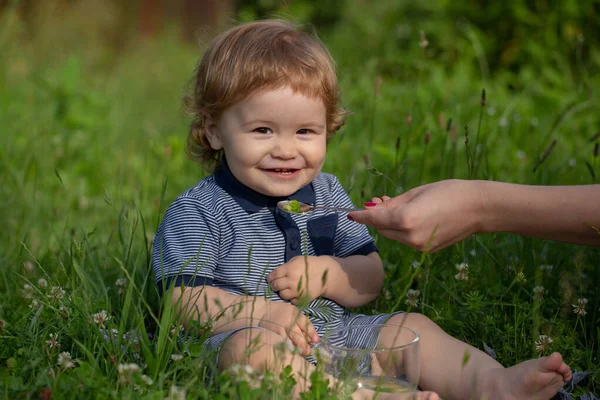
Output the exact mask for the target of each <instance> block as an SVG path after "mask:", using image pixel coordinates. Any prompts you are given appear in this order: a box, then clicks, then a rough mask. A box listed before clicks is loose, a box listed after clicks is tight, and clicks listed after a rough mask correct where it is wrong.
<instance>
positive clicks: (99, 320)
mask: <svg viewBox="0 0 600 400" xmlns="http://www.w3.org/2000/svg"><path fill="white" fill-rule="evenodd" d="M109 319H110V315H108V314H107V312H106V310H102V311H100V312H97V313H96V314H94V322H95V323H96V324H97V325H98V326H99V327H100V328H104V323H105V322H107V321H108V320H109Z"/></svg>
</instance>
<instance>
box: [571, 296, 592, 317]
mask: <svg viewBox="0 0 600 400" xmlns="http://www.w3.org/2000/svg"><path fill="white" fill-rule="evenodd" d="M587 303H588V299H586V298H585V297H584V298H581V299H577V304H573V312H574V313H575V314H577V315H580V316H584V315H586V314H587V311H585V305H586V304H587Z"/></svg>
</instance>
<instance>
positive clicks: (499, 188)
mask: <svg viewBox="0 0 600 400" xmlns="http://www.w3.org/2000/svg"><path fill="white" fill-rule="evenodd" d="M481 184H482V186H483V189H482V191H483V196H482V198H481V201H483V204H482V206H481V209H482V216H481V218H480V224H479V226H480V228H479V231H480V232H512V233H517V234H521V235H527V236H534V237H538V238H542V239H550V240H557V241H561V242H568V243H575V244H582V245H593V246H600V206H599V204H600V203H599V200H600V185H581V186H530V185H515V184H508V183H500V182H486V181H483V182H482V183H481Z"/></svg>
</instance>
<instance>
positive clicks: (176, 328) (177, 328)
mask: <svg viewBox="0 0 600 400" xmlns="http://www.w3.org/2000/svg"><path fill="white" fill-rule="evenodd" d="M181 332H183V325H175V324H172V325H171V332H170V333H171V337H175V336H179V334H180V333H181Z"/></svg>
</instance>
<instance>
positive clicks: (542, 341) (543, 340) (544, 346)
mask: <svg viewBox="0 0 600 400" xmlns="http://www.w3.org/2000/svg"><path fill="white" fill-rule="evenodd" d="M553 341H554V340H552V338H551V337H550V336H548V335H540V337H539V338H538V339H537V340H536V341H535V351H537V352H538V353H544V352H545V351H546V350H548V349H549V348H550V345H551V344H552V342H553Z"/></svg>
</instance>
